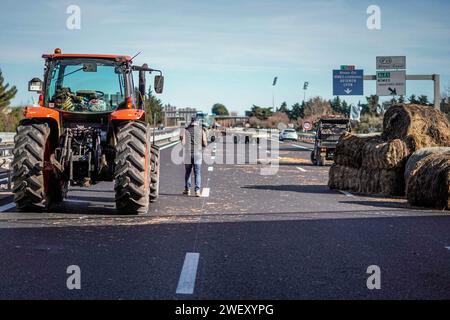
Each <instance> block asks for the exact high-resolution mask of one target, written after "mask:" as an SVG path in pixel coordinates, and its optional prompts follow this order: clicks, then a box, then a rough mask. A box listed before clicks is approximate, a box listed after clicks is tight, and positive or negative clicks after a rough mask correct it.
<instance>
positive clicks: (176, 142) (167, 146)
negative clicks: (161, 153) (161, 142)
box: [159, 141, 180, 150]
mask: <svg viewBox="0 0 450 320" xmlns="http://www.w3.org/2000/svg"><path fill="white" fill-rule="evenodd" d="M178 143H180V141H175V142H173V143H171V144H168V145H165V146H163V147H161V148H159V150H164V149H167V148H170V147H173V146H175V145H177V144H178Z"/></svg>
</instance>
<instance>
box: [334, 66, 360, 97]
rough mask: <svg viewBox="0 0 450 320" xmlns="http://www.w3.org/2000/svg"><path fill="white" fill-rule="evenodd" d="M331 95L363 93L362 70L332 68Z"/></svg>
mask: <svg viewBox="0 0 450 320" xmlns="http://www.w3.org/2000/svg"><path fill="white" fill-rule="evenodd" d="M333 95H335V96H362V95H364V70H352V69H349V70H347V69H343V70H333Z"/></svg>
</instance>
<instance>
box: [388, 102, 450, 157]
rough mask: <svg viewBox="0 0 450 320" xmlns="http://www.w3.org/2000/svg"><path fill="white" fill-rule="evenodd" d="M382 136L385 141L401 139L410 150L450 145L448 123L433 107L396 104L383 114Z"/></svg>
mask: <svg viewBox="0 0 450 320" xmlns="http://www.w3.org/2000/svg"><path fill="white" fill-rule="evenodd" d="M382 137H383V139H384V140H386V141H388V140H393V139H402V140H404V141H405V142H406V143H407V144H408V147H409V149H410V150H411V151H412V152H413V151H415V150H419V149H421V148H425V147H440V146H450V124H449V123H448V121H447V118H446V117H445V115H444V114H443V113H442V112H440V111H439V110H437V109H435V108H433V107H429V106H421V105H416V104H397V105H394V106H392V107H390V108H389V109H388V110H387V111H386V114H385V115H384V119H383V134H382Z"/></svg>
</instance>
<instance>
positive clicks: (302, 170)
mask: <svg viewBox="0 0 450 320" xmlns="http://www.w3.org/2000/svg"><path fill="white" fill-rule="evenodd" d="M297 169H298V170H300V171H301V172H306V170H305V169H303V168H302V167H297Z"/></svg>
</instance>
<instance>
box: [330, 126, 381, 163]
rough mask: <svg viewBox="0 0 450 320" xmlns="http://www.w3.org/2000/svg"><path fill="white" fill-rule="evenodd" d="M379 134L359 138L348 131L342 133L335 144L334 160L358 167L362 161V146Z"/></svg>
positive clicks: (377, 137) (376, 137)
mask: <svg viewBox="0 0 450 320" xmlns="http://www.w3.org/2000/svg"><path fill="white" fill-rule="evenodd" d="M377 139H379V136H373V137H365V138H360V137H357V136H355V135H352V134H350V133H346V134H344V135H342V136H341V137H340V139H339V142H338V143H337V145H336V150H335V152H334V162H335V163H337V164H340V165H342V166H347V167H352V168H360V167H361V165H362V162H363V152H362V150H363V147H364V145H365V143H366V142H368V141H372V140H377Z"/></svg>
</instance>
